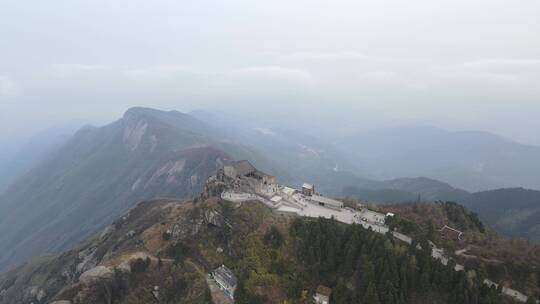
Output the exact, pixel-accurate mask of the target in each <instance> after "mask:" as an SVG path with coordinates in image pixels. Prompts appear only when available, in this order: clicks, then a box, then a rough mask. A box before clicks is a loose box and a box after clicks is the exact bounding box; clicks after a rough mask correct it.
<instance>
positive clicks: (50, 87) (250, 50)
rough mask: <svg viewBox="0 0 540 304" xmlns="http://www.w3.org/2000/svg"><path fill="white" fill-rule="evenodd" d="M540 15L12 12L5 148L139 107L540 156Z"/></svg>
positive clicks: (114, 5) (220, 4)
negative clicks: (482, 136) (506, 143)
mask: <svg viewBox="0 0 540 304" xmlns="http://www.w3.org/2000/svg"><path fill="white" fill-rule="evenodd" d="M539 15H540V2H539V1H536V0H522V1H499V0H478V1H438V0H436V1H420V0H409V1H405V2H403V1H387V0H376V1H343V0H333V1H322V0H311V1H285V0H274V1H264V2H261V1H248V0H231V1H218V0H214V1H212V0H200V1H191V3H189V2H187V1H172V0H171V1H166V0H160V1H142V0H115V1H110V0H94V1H79V0H65V1H60V0H49V1H25V0H16V1H15V0H4V1H2V3H1V4H0V37H1V39H0V137H2V136H3V137H6V136H9V135H13V134H17V133H22V132H34V131H37V130H39V129H42V128H45V127H47V126H49V125H52V124H58V123H61V122H62V121H66V120H72V119H82V120H86V121H89V122H94V123H103V122H106V121H108V120H112V119H115V118H117V117H119V116H120V115H121V114H122V113H123V111H125V109H126V108H128V107H131V106H135V105H142V106H152V107H157V108H162V109H177V110H180V111H190V110H194V109H199V108H213V109H217V110H228V111H240V112H243V113H246V114H253V115H261V116H262V117H264V118H265V119H271V118H272V119H275V120H277V121H280V120H284V121H285V120H291V119H292V118H295V117H298V116H299V115H302V114H304V115H302V116H301V117H300V118H298V119H299V122H301V123H305V124H309V123H311V124H313V123H316V124H319V125H320V124H322V123H323V122H324V123H327V124H328V125H329V128H330V127H331V128H336V129H341V128H356V127H357V128H366V127H376V126H385V125H395V124H432V125H435V126H440V127H445V128H449V129H478V130H487V131H491V132H495V133H498V134H501V135H504V136H507V137H510V138H513V139H515V140H518V141H521V142H526V143H533V144H540V133H539V132H538V131H537V130H539V129H540V119H538V117H539V116H540V115H539V114H540V18H538V16H539Z"/></svg>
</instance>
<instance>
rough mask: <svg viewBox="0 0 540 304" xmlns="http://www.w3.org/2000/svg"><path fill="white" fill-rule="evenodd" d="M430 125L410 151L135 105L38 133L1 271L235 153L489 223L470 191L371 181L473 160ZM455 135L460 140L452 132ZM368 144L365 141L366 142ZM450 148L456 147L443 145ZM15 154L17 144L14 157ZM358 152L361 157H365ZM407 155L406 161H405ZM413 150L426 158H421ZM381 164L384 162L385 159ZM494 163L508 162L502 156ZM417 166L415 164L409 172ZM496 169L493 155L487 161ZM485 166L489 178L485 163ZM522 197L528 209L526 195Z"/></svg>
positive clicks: (195, 180) (343, 190)
mask: <svg viewBox="0 0 540 304" xmlns="http://www.w3.org/2000/svg"><path fill="white" fill-rule="evenodd" d="M423 132H425V131H418V130H416V131H415V132H412V133H414V134H423ZM432 132H433V133H432V134H431V133H430V134H431V135H430V136H429V137H424V135H422V136H420V135H418V136H417V137H418V138H417V139H416V141H417V142H422V143H423V144H419V145H418V149H419V150H418V151H422V152H418V154H417V153H416V152H414V153H413V152H411V151H416V150H414V149H413V148H412V147H413V143H414V141H413V140H412V138H414V136H412V137H411V136H405V135H403V138H401V139H399V140H398V138H395V140H396V142H394V143H388V142H387V141H388V140H389V139H390V138H394V137H392V136H386V137H385V138H386V139H384V138H382V137H381V138H379V141H377V140H376V139H377V137H376V136H374V135H372V136H371V137H369V136H368V137H358V138H357V139H356V140H354V142H353V139H352V138H351V139H350V141H345V142H344V141H336V142H335V143H328V142H326V141H324V140H322V139H319V138H317V137H316V136H309V135H305V134H302V133H300V132H295V131H292V130H289V129H286V128H282V127H280V126H276V125H273V124H271V123H270V124H269V123H261V122H260V121H257V120H256V119H249V118H243V117H236V116H231V115H226V114H223V113H216V112H209V111H197V112H192V113H190V114H183V113H180V112H176V111H169V112H164V111H159V110H154V109H148V108H132V109H129V110H128V111H127V112H126V113H125V115H124V116H123V117H122V118H121V119H119V120H117V121H115V122H113V123H111V124H109V125H106V126H102V127H92V126H87V127H84V128H82V129H80V130H79V131H78V132H76V133H75V134H74V135H73V136H71V137H70V138H68V139H66V138H64V139H61V140H58V141H56V140H54V139H51V140H45V139H46V138H45V137H43V138H42V139H43V140H44V142H45V143H46V144H44V146H45V147H50V148H49V149H50V150H47V149H43V150H42V151H45V152H43V153H41V154H40V153H37V154H36V155H39V157H37V156H36V157H35V158H34V159H35V163H30V164H26V166H30V165H32V167H33V168H32V169H31V170H30V171H28V172H27V173H26V174H25V175H23V176H22V177H20V178H18V179H17V181H16V182H14V183H12V184H11V186H9V187H8V188H7V189H6V190H5V192H4V193H3V194H2V195H0V231H2V234H0V252H2V253H1V254H0V271H1V270H2V269H5V268H6V267H10V266H12V265H14V264H16V263H19V262H21V261H24V260H26V259H27V258H29V257H31V256H35V255H42V254H45V253H57V252H60V251H62V250H65V249H68V248H71V247H72V246H73V245H74V244H76V243H78V242H79V241H81V240H83V239H84V238H86V237H88V236H90V235H92V234H93V233H95V232H96V231H98V230H99V229H101V228H102V227H104V226H105V225H106V224H108V223H110V222H111V221H112V220H113V219H114V218H116V217H118V216H119V215H121V214H122V213H124V212H126V211H127V210H128V209H130V208H131V207H133V206H134V205H135V204H136V203H138V202H140V201H141V200H145V199H150V198H155V197H173V198H186V197H190V196H193V195H196V194H198V193H200V192H201V190H202V187H203V185H204V182H205V180H206V178H207V177H208V176H210V175H212V174H213V173H214V172H215V171H216V170H217V169H218V168H219V167H221V166H222V165H223V164H224V163H226V162H228V161H230V160H239V159H247V160H249V161H251V162H252V163H253V164H254V165H255V166H256V167H257V168H260V169H262V170H264V171H266V172H268V173H270V174H273V175H276V176H277V177H278V180H279V181H280V182H281V183H283V184H289V185H293V186H297V187H298V186H300V184H301V183H302V182H306V181H307V182H311V183H314V184H315V185H316V187H317V191H320V192H322V193H324V194H325V195H328V196H351V197H358V198H360V199H362V200H365V201H370V202H403V201H416V200H418V199H419V198H420V199H421V200H426V201H434V200H452V201H458V202H466V203H467V204H468V206H471V208H472V209H473V210H475V211H477V212H478V213H479V214H480V217H481V218H482V219H483V220H485V221H486V222H487V223H488V224H492V225H494V226H495V227H496V228H497V227H498V226H497V223H498V222H497V218H498V217H497V216H499V215H505V214H506V213H504V212H503V211H501V214H496V215H493V216H491V215H490V216H486V217H483V215H484V211H483V209H486V208H487V209H490V208H491V207H490V206H489V200H482V204H480V203H478V204H476V203H474V200H473V199H472V198H474V197H476V194H473V195H471V194H470V193H469V192H467V191H465V190H461V189H459V188H455V187H453V186H451V185H450V184H447V183H445V182H441V181H438V180H435V179H432V178H424V177H421V178H409V177H408V178H393V177H390V178H388V179H385V180H382V181H381V180H375V179H373V178H371V177H373V176H377V174H378V172H386V173H385V174H388V176H392V174H389V173H388V172H389V171H387V170H389V169H390V167H391V166H396V169H395V172H394V173H395V175H396V176H395V177H401V176H402V175H401V173H399V174H398V173H396V172H403V174H405V173H411V174H410V175H408V176H422V174H420V172H422V170H423V168H424V169H425V168H428V167H429V165H433V167H434V168H441V166H437V165H436V164H435V163H436V162H437V161H438V162H447V164H448V166H450V165H451V164H453V163H455V162H456V161H457V160H456V159H474V157H473V156H471V155H475V157H480V156H479V155H480V154H479V153H480V152H479V151H478V149H477V148H475V147H477V145H476V144H475V143H474V140H473V137H470V136H469V135H467V136H465V137H467V138H469V140H470V141H471V142H470V143H468V144H466V142H463V139H461V140H454V141H451V142H450V143H448V144H443V142H442V139H441V140H439V141H435V142H433V143H430V140H431V139H433V138H435V137H436V135H437V134H438V135H437V136H439V135H441V134H446V133H445V132H443V131H440V130H437V129H435V130H432ZM441 132H442V133H441ZM390 133H392V134H393V132H390ZM406 133H410V131H407V132H406ZM446 135H447V136H450V135H448V134H446ZM453 136H457V137H460V138H461V135H459V136H458V135H455V134H454V135H453ZM453 136H450V137H451V138H453ZM478 136H479V135H478ZM370 141H371V142H372V144H373V145H368V142H370ZM488 142H489V143H490V145H491V146H492V147H493V146H496V145H497V144H501V143H505V145H506V146H507V147H508V148H507V150H505V151H511V150H512V151H514V150H516V151H518V150H519V151H521V150H520V149H518V148H516V144H513V143H508V142H506V141H504V140H502V139H500V138H492V139H491V140H488ZM406 143H407V144H406ZM457 143H461V144H457ZM454 145H456V148H455V149H451V147H454ZM400 146H403V151H400V149H401V148H400ZM384 147H386V150H387V151H386V152H384V153H383V152H381V156H380V157H376V154H377V153H376V151H379V150H381V151H383V150H385V148H384ZM434 147H438V149H439V150H440V153H438V152H437V153H435V152H433V151H438V150H437V149H435V148H434ZM442 147H445V148H444V149H443V148H442ZM467 147H469V148H467ZM518 147H521V146H519V145H518ZM27 149H28V150H32V149H33V148H32V146H29V147H28V148H27ZM467 149H470V150H471V151H473V150H474V152H471V153H470V154H471V155H464V156H463V154H460V155H461V156H459V157H458V156H455V157H454V156H452V157H450V156H448V154H452V151H461V152H459V153H464V152H463V151H464V150H467ZM529 149H532V151H534V149H535V148H532V147H529V148H523V151H525V152H527V153H529V152H530V153H531V155H532V154H534V153H532V152H531V151H529ZM23 150H24V149H23ZM351 151H355V153H352V152H351ZM496 151H498V152H497V153H496V154H497V155H506V156H507V159H513V158H512V157H510V156H509V155H508V154H506V152H504V153H503V152H502V151H501V150H500V149H499V150H496ZM443 152H444V153H443ZM484 152H485V153H486V156H485V157H486V159H491V160H490V161H493V162H495V160H496V159H497V158H496V157H493V155H492V154H493V153H491V152H490V150H489V149H488V150H486V151H484ZM488 152H490V153H488ZM24 153H25V152H24V151H22V152H21V153H20V155H24ZM431 153H434V154H433V155H431ZM456 153H458V152H456ZM516 153H517V152H516ZM356 154H358V155H357V156H355V155H356ZM427 154H429V155H430V156H429V157H427V156H426V155H427ZM362 155H368V156H369V157H367V158H362V157H363V156H362ZM406 155H414V157H412V160H408V159H407V158H406ZM519 155H522V154H519ZM421 156H424V157H425V162H426V163H425V164H424V163H422V161H421ZM370 157H371V158H370ZM445 157H449V159H445ZM531 157H532V156H531ZM529 159H532V158H529ZM371 160H373V163H372V162H371ZM382 160H387V161H389V160H391V162H390V161H389V162H388V163H385V164H383V163H381V161H382ZM383 162H384V161H383ZM402 162H403V168H406V169H407V168H408V169H407V170H409V171H407V170H405V169H402V168H401V167H400V164H401V163H402ZM520 162H525V161H524V160H520ZM377 163H379V164H380V166H381V170H379V171H378V172H373V171H369V170H368V168H373V169H375V168H376V167H377ZM486 163H487V162H486ZM503 163H504V164H505V165H508V163H509V162H508V161H507V162H503ZM35 164H37V165H35ZM415 164H416V165H418V168H419V170H418V171H414V170H412V169H413V167H414V165H415ZM494 165H495V163H490V166H488V167H484V168H491V167H492V166H494ZM534 166H535V165H534V164H533V165H531V167H532V168H534ZM456 168H461V167H456ZM21 170H22V169H21ZM400 170H402V171H400ZM490 170H491V169H490ZM458 171H459V170H458ZM19 172H21V171H20V170H19ZM482 172H483V175H487V174H488V173H489V172H491V171H489V170H487V171H482ZM425 173H429V172H427V171H426V172H425ZM507 173H508V174H511V173H512V172H507ZM514 173H515V172H514ZM18 174H19V173H18ZM512 174H513V173H512ZM8 175H10V174H8ZM15 175H16V174H15V173H13V174H11V175H10V177H11V178H13V177H14V176H15ZM461 175H466V171H460V173H459V174H458V175H456V176H461ZM483 175H482V176H483ZM532 175H534V174H531V176H532ZM383 176H386V175H384V174H383ZM403 176H407V175H403ZM425 176H428V177H432V176H430V175H429V174H426V175H425ZM494 179H496V178H494ZM524 179H526V178H525V177H524ZM442 180H445V179H442ZM482 180H485V179H482ZM469 188H471V187H469ZM472 188H474V187H472ZM518 197H519V198H521V196H518ZM508 204H509V205H508V206H507V207H505V205H504V202H501V203H500V205H499V206H498V207H499V208H500V209H501V210H513V209H512V208H513V207H512V205H515V206H518V205H516V203H515V202H513V201H512V202H511V200H508ZM531 204H532V206H533V207H534V203H531ZM533 207H530V206H529V205H527V206H526V208H527V209H524V210H527V211H524V212H528V211H531V212H532V210H533V209H534V208H533ZM505 208H506V209H505ZM520 208H521V207H520ZM524 208H525V207H524ZM518 211H519V210H517V211H516V212H518ZM488 212H492V211H491V210H488ZM533 218H534V217H533ZM527 223H528V224H524V225H515V226H514V227H515V231H514V232H515V234H514V235H520V236H528V233H533V234H534V233H535V232H534V231H536V230H535V229H537V228H535V226H534V222H533V221H529V222H527ZM512 233H513V232H512Z"/></svg>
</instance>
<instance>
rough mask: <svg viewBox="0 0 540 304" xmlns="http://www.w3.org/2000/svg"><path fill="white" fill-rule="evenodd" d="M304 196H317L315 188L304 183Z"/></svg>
mask: <svg viewBox="0 0 540 304" xmlns="http://www.w3.org/2000/svg"><path fill="white" fill-rule="evenodd" d="M302 194H303V195H306V196H312V195H314V194H315V186H313V185H312V184H308V183H304V184H303V185H302Z"/></svg>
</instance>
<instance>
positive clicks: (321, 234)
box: [290, 218, 504, 304]
mask: <svg viewBox="0 0 540 304" xmlns="http://www.w3.org/2000/svg"><path fill="white" fill-rule="evenodd" d="M290 234H291V236H292V237H293V239H294V246H295V251H296V253H297V259H298V261H300V262H301V263H302V267H303V268H304V270H305V272H306V273H307V275H306V277H307V278H309V280H310V282H308V283H309V284H310V285H311V286H315V285H316V284H324V285H326V286H329V287H332V289H333V292H332V298H331V303H332V304H341V303H343V304H345V303H347V304H348V303H361V304H404V303H461V304H488V303H491V304H494V303H504V302H502V298H501V295H500V294H499V292H498V291H497V290H495V289H491V288H489V287H487V286H486V285H485V284H483V281H484V279H485V277H486V274H485V270H482V269H480V270H467V271H459V272H456V271H454V270H453V267H454V265H455V264H453V263H449V265H447V266H444V265H442V264H441V263H440V262H439V261H437V260H435V259H433V258H432V257H431V247H430V245H429V244H428V242H427V241H426V240H424V241H422V242H421V244H420V246H418V247H417V246H416V245H417V244H414V243H413V244H412V245H407V244H401V243H398V241H395V240H393V239H392V238H389V237H385V236H383V235H379V234H377V233H374V232H372V231H370V230H366V229H364V228H363V227H362V226H360V225H348V226H345V225H342V224H340V223H338V222H336V221H334V220H327V219H322V218H320V219H318V220H316V221H305V220H301V219H297V220H295V221H294V223H293V224H292V226H291V228H290ZM419 248H423V249H419Z"/></svg>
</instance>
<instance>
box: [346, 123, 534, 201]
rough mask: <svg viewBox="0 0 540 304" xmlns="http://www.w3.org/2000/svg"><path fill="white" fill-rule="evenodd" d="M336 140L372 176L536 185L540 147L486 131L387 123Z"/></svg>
mask: <svg viewBox="0 0 540 304" xmlns="http://www.w3.org/2000/svg"><path fill="white" fill-rule="evenodd" d="M336 145H337V146H339V147H340V148H341V152H342V153H343V154H344V155H347V157H348V158H347V159H348V160H356V161H357V166H358V167H359V169H360V170H362V171H361V172H363V174H364V175H365V176H366V177H370V178H375V179H394V178H400V177H410V176H425V177H428V178H432V179H436V180H440V181H444V182H446V183H449V184H451V185H453V186H455V187H458V188H462V189H465V190H468V191H484V190H490V189H496V188H503V187H527V188H533V189H540V147H535V146H527V145H522V144H519V143H516V142H513V141H511V140H508V139H505V138H503V137H500V136H497V135H493V134H490V133H486V132H472V131H471V132H449V131H446V130H442V129H438V128H433V127H401V128H387V129H377V130H373V131H369V132H363V133H359V134H356V135H354V136H347V137H345V138H340V139H338V140H337V141H336Z"/></svg>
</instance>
